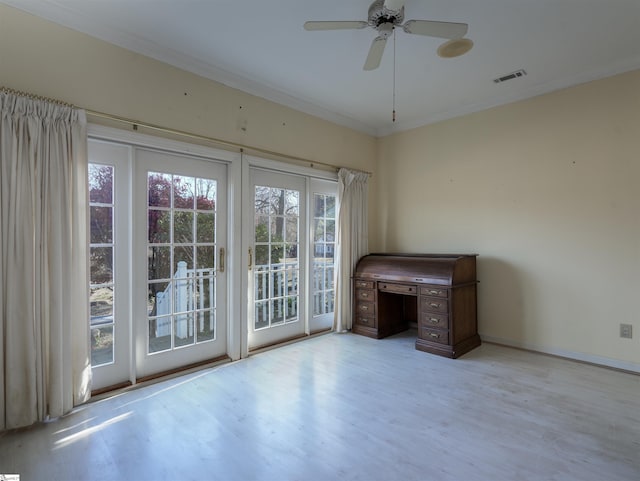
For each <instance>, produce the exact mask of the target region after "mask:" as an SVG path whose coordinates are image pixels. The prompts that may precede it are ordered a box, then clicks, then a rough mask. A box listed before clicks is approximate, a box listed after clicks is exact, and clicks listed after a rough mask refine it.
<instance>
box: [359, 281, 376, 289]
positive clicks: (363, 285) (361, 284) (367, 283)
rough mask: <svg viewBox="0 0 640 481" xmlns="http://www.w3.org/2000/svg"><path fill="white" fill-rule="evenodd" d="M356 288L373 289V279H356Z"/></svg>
mask: <svg viewBox="0 0 640 481" xmlns="http://www.w3.org/2000/svg"><path fill="white" fill-rule="evenodd" d="M354 284H355V286H356V289H373V288H374V286H373V281H363V280H362V279H356V280H355V281H354Z"/></svg>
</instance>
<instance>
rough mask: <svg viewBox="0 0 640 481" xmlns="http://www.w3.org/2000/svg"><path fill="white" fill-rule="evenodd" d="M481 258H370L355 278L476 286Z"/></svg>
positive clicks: (400, 255) (361, 262) (362, 260)
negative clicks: (479, 259) (474, 284)
mask: <svg viewBox="0 0 640 481" xmlns="http://www.w3.org/2000/svg"><path fill="white" fill-rule="evenodd" d="M476 256H477V254H370V255H368V256H364V257H362V258H361V259H360V261H359V262H358V265H357V266H356V271H355V273H354V277H358V278H361V279H371V280H382V279H384V280H388V281H397V282H410V283H414V282H415V283H420V284H434V285H441V286H447V287H456V286H459V285H464V284H469V283H475V282H476Z"/></svg>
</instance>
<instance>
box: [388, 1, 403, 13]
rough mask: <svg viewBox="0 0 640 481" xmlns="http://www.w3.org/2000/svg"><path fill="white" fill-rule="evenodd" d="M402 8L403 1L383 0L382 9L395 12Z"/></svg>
mask: <svg viewBox="0 0 640 481" xmlns="http://www.w3.org/2000/svg"><path fill="white" fill-rule="evenodd" d="M402 7H404V0H384V8H386V9H387V10H391V11H393V12H397V11H398V10H400V9H402Z"/></svg>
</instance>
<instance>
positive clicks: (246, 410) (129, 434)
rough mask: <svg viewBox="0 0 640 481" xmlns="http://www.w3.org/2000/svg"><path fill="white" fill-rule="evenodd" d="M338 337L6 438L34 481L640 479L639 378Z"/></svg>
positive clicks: (496, 349) (9, 462) (1, 441)
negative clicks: (440, 354) (434, 352)
mask: <svg viewBox="0 0 640 481" xmlns="http://www.w3.org/2000/svg"><path fill="white" fill-rule="evenodd" d="M412 334H413V333H411V332H408V333H403V334H400V335H397V336H394V337H392V338H388V339H383V340H379V341H377V340H373V339H368V338H365V337H361V336H356V335H352V334H343V335H341V334H329V335H325V336H320V337H317V338H314V339H310V340H307V341H303V342H299V343H296V344H291V345H288V346H285V347H282V348H279V349H274V350H271V351H267V352H263V353H260V354H257V355H254V356H252V357H250V358H249V359H246V360H243V361H239V362H236V363H231V364H227V365H223V366H219V367H217V368H214V369H209V370H205V371H200V372H198V373H193V374H189V375H186V376H182V377H179V378H175V379H172V380H168V381H165V382H160V383H157V384H154V385H150V386H146V387H143V388H139V389H135V390H131V391H129V392H126V393H124V394H120V395H117V396H115V397H111V398H109V399H105V400H102V401H97V402H92V403H89V404H87V405H86V406H84V407H82V408H79V409H78V410H76V411H75V412H74V413H72V414H70V415H69V416H66V417H65V418H63V419H59V420H56V421H54V422H50V423H47V424H42V425H38V426H35V427H32V428H29V429H27V430H23V431H20V432H10V433H5V434H4V435H0V473H18V474H20V475H21V481H32V480H43V481H44V480H47V481H53V480H65V481H69V480H128V481H137V480H150V481H156V480H170V479H171V480H173V479H180V480H278V481H280V480H309V481H314V480H367V481H368V480H384V481H391V480H426V481H429V480H434V481H447V480H456V481H459V480H463V481H473V480H491V481H501V480H505V481H506V480H579V481H589V480H594V481H618V480H634V481H637V480H639V479H640V376H636V375H633V374H628V373H622V372H617V371H612V370H608V369H605V368H599V367H594V366H589V365H585V364H580V363H577V362H572V361H567V360H562V359H557V358H552V357H548V356H544V355H539V354H534V353H530V352H524V351H519V350H515V349H510V348H507V347H502V346H496V345H491V344H483V345H482V346H481V347H480V348H478V349H476V350H474V351H472V352H470V353H468V354H467V355H465V356H463V357H462V358H460V359H457V360H450V359H445V358H441V357H438V356H434V355H430V354H427V353H424V352H420V351H416V350H415V349H414V340H415V337H414V336H413V335H412Z"/></svg>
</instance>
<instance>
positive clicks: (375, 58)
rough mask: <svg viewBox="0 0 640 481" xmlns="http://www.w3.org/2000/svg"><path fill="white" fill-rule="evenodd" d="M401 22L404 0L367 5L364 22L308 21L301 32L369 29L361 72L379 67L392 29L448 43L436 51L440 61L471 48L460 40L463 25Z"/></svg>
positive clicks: (464, 33)
mask: <svg viewBox="0 0 640 481" xmlns="http://www.w3.org/2000/svg"><path fill="white" fill-rule="evenodd" d="M402 22H404V0H374V2H373V3H372V4H371V5H370V6H369V12H368V15H367V21H366V22H365V21H311V22H305V24H304V28H305V30H344V29H361V28H365V27H371V28H373V29H375V30H377V32H378V36H377V37H376V38H374V39H373V42H372V43H371V47H370V48H369V53H368V55H367V59H366V61H365V63H364V67H363V68H364V70H374V69H376V68H378V67H379V66H380V61H381V60H382V54H383V53H384V48H385V45H386V43H387V39H388V38H389V36H390V35H391V34H392V33H393V31H394V29H395V27H402V30H404V31H405V32H406V33H409V34H415V35H424V36H427V37H437V38H444V39H447V40H448V41H447V42H445V43H444V44H442V45H441V46H440V48H438V55H440V56H441V57H443V58H452V57H459V56H460V55H463V54H465V53H467V52H468V51H469V50H471V47H473V42H472V41H471V40H469V39H468V38H463V37H464V36H465V35H466V34H467V30H468V28H469V25H467V24H466V23H455V22H439V21H434V20H408V21H407V22H406V23H404V24H403V23H402Z"/></svg>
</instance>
